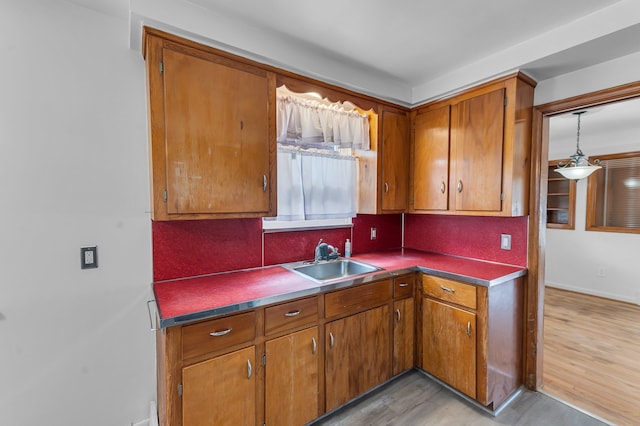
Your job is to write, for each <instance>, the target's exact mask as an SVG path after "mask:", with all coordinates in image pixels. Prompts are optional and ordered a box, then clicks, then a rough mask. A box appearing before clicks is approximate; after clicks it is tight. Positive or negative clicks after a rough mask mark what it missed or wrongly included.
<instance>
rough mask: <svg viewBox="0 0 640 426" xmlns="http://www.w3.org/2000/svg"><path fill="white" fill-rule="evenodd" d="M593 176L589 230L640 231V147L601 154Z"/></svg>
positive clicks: (588, 210) (588, 191)
mask: <svg viewBox="0 0 640 426" xmlns="http://www.w3.org/2000/svg"><path fill="white" fill-rule="evenodd" d="M599 159H600V165H601V166H602V169H601V170H598V171H597V172H596V173H594V174H593V175H591V176H589V181H588V190H587V230H589V231H606V232H629V233H640V151H637V152H628V153H623V154H611V155H605V156H601V157H599Z"/></svg>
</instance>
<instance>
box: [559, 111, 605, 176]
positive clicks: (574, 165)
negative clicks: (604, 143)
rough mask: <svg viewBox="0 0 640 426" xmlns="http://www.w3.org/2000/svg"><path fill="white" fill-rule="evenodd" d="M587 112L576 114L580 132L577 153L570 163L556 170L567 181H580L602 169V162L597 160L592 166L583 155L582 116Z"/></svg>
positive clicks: (560, 165)
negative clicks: (581, 141)
mask: <svg viewBox="0 0 640 426" xmlns="http://www.w3.org/2000/svg"><path fill="white" fill-rule="evenodd" d="M585 112H586V111H578V112H574V114H575V115H577V116H578V132H577V136H576V153H575V154H573V155H570V156H569V158H570V159H571V160H569V162H568V163H564V164H563V163H562V162H560V163H558V168H557V169H555V171H556V172H558V173H560V174H561V175H562V176H564V177H565V178H567V179H573V180H580V179H584V178H586V177H587V176H589V175H590V174H591V173H593V172H595V171H596V170H598V169H601V168H602V166H600V160H596V161H595V162H594V163H595V164H591V163H590V162H589V160H588V159H587V157H586V156H585V155H584V154H583V153H582V150H581V149H580V116H581V115H582V114H584V113H585Z"/></svg>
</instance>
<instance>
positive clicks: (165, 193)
mask: <svg viewBox="0 0 640 426" xmlns="http://www.w3.org/2000/svg"><path fill="white" fill-rule="evenodd" d="M167 198H168V195H167V190H166V189H165V190H164V191H162V201H164V202H165V203H166V202H167Z"/></svg>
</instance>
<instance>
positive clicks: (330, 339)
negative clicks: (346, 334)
mask: <svg viewBox="0 0 640 426" xmlns="http://www.w3.org/2000/svg"><path fill="white" fill-rule="evenodd" d="M335 343H336V341H335V339H334V338H333V333H331V332H329V347H330V348H332V349H333V345H334V344H335Z"/></svg>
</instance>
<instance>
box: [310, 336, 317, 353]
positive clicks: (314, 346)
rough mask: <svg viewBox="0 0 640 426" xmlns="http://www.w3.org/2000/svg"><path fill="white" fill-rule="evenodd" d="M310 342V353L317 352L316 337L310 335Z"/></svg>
mask: <svg viewBox="0 0 640 426" xmlns="http://www.w3.org/2000/svg"><path fill="white" fill-rule="evenodd" d="M311 342H312V343H313V349H312V350H311V353H312V354H314V355H315V354H316V352H318V343H317V342H316V338H315V337H312V338H311Z"/></svg>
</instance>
